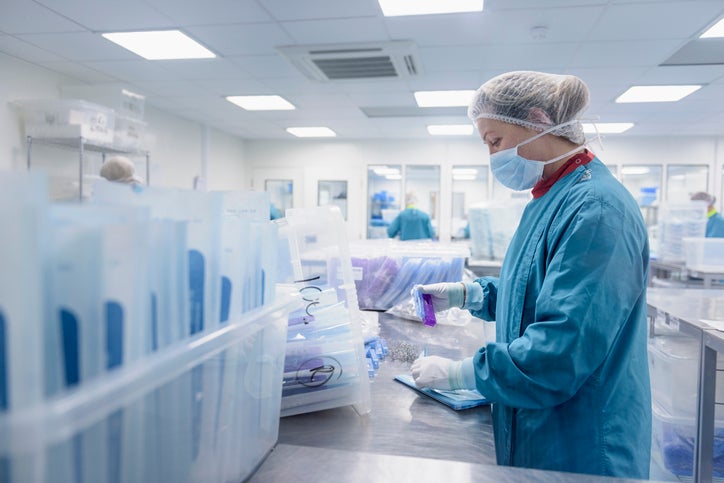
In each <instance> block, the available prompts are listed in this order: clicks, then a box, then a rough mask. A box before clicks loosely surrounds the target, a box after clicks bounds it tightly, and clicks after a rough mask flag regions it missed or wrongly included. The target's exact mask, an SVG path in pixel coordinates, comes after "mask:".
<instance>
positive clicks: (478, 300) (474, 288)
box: [458, 282, 485, 310]
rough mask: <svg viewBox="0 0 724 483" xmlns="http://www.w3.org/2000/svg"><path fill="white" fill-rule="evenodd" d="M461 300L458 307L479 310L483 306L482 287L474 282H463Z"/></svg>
mask: <svg viewBox="0 0 724 483" xmlns="http://www.w3.org/2000/svg"><path fill="white" fill-rule="evenodd" d="M463 287H464V290H463V295H464V297H463V300H462V303H461V304H460V305H458V307H461V308H463V309H468V310H481V309H482V308H483V298H484V297H485V295H484V294H483V287H482V286H481V285H480V284H479V283H476V282H463Z"/></svg>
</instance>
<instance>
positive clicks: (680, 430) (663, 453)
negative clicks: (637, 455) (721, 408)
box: [651, 403, 724, 481]
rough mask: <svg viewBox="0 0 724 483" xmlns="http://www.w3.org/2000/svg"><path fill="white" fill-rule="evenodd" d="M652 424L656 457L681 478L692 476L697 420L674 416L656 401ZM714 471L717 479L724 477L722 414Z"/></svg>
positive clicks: (717, 425) (716, 435)
mask: <svg viewBox="0 0 724 483" xmlns="http://www.w3.org/2000/svg"><path fill="white" fill-rule="evenodd" d="M651 423H652V427H651V429H652V432H651V434H652V438H651V443H652V444H651V446H652V448H651V456H652V459H653V460H654V461H656V462H657V463H659V464H660V465H662V466H663V467H664V468H666V469H667V470H668V471H670V472H671V473H672V474H674V475H676V476H677V477H691V476H692V475H693V469H694V442H695V441H696V424H695V419H694V418H693V417H683V416H676V415H673V414H671V413H669V412H668V411H666V410H665V409H663V408H661V407H660V406H658V405H657V404H656V403H654V404H653V410H652V418H651ZM712 474H713V476H714V477H715V478H722V477H724V420H723V419H722V418H721V413H718V414H717V418H716V422H715V427H714V461H713V470H712ZM684 481H685V480H684Z"/></svg>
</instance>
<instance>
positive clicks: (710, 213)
mask: <svg viewBox="0 0 724 483" xmlns="http://www.w3.org/2000/svg"><path fill="white" fill-rule="evenodd" d="M691 200H692V201H697V200H698V201H706V206H707V213H706V216H707V220H706V235H705V236H706V237H707V238H724V217H722V216H721V214H719V212H718V211H716V208H715V207H714V203H715V202H716V197H715V196H712V195H710V194H709V193H705V192H703V191H699V192H698V193H694V194H693V195H691Z"/></svg>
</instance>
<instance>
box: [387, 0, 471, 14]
mask: <svg viewBox="0 0 724 483" xmlns="http://www.w3.org/2000/svg"><path fill="white" fill-rule="evenodd" d="M378 2H379V4H380V8H382V13H383V14H384V16H385V17H396V16H400V15H430V14H436V13H459V12H482V11H483V0H378Z"/></svg>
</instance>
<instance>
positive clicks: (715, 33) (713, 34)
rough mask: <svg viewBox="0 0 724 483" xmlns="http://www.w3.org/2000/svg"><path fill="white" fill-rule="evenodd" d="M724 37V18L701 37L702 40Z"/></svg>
mask: <svg viewBox="0 0 724 483" xmlns="http://www.w3.org/2000/svg"><path fill="white" fill-rule="evenodd" d="M720 37H724V18H723V19H721V20H719V21H718V22H717V23H715V24H714V25H713V26H712V27H711V28H710V29H709V30H707V31H706V32H704V33H703V34H701V36H699V38H700V39H715V38H720Z"/></svg>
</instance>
